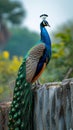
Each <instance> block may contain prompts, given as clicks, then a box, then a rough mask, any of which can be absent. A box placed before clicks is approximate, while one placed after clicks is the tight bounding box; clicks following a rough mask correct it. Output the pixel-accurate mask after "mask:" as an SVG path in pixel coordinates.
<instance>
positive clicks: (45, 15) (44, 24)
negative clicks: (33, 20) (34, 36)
mask: <svg viewBox="0 0 73 130" xmlns="http://www.w3.org/2000/svg"><path fill="white" fill-rule="evenodd" d="M40 17H41V18H42V19H43V21H42V22H41V24H40V25H41V26H42V27H45V26H49V27H50V25H49V23H48V22H47V20H46V18H47V17H48V15H47V14H42V15H40Z"/></svg>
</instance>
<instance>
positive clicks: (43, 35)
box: [40, 25, 51, 49]
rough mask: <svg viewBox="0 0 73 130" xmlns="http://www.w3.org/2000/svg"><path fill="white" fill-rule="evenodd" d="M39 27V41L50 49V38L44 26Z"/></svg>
mask: <svg viewBox="0 0 73 130" xmlns="http://www.w3.org/2000/svg"><path fill="white" fill-rule="evenodd" d="M40 29H41V41H42V42H44V43H45V44H46V46H47V47H48V48H49V49H51V40H50V36H49V34H48V32H47V30H46V28H45V27H42V26H41V25H40Z"/></svg>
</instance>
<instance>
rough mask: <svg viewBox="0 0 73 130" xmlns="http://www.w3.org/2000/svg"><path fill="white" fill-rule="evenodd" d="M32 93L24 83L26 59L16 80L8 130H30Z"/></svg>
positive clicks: (29, 86)
mask: <svg viewBox="0 0 73 130" xmlns="http://www.w3.org/2000/svg"><path fill="white" fill-rule="evenodd" d="M32 105H33V93H32V91H31V84H30V83H28V82H27V81H26V59H24V60H23V63H22V64H21V66H20V68H19V71H18V77H17V79H16V83H15V88H14V96H13V101H12V104H11V108H10V112H9V123H8V127H9V130H32V129H33V128H32V114H33V113H32Z"/></svg>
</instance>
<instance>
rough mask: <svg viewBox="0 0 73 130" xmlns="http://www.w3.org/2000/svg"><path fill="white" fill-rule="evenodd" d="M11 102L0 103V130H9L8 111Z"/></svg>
mask: <svg viewBox="0 0 73 130" xmlns="http://www.w3.org/2000/svg"><path fill="white" fill-rule="evenodd" d="M10 104H11V102H7V103H6V102H5V103H0V130H8V113H9V107H10Z"/></svg>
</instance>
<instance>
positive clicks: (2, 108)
mask: <svg viewBox="0 0 73 130" xmlns="http://www.w3.org/2000/svg"><path fill="white" fill-rule="evenodd" d="M9 107H10V103H1V104H0V130H8V127H7V123H8V111H9ZM33 118H34V122H33V123H34V130H73V78H72V79H66V80H64V81H63V82H62V83H61V82H54V83H46V84H44V85H42V86H39V87H38V88H37V89H35V90H34V117H33Z"/></svg>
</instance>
